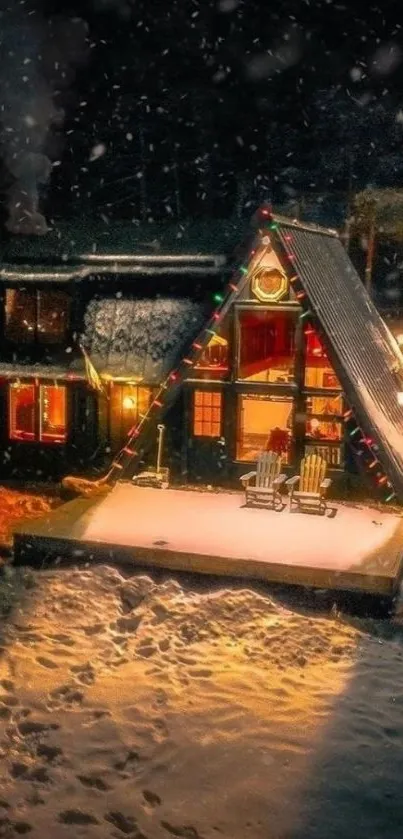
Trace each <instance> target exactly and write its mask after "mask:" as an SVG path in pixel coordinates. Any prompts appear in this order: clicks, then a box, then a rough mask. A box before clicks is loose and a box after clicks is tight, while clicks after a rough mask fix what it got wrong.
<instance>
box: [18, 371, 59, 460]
mask: <svg viewBox="0 0 403 839" xmlns="http://www.w3.org/2000/svg"><path fill="white" fill-rule="evenodd" d="M22 387H31V388H33V392H34V431H33V436H32V437H29V438H26V439H24V438H21V437H17V436H12V396H11V394H12V391H13V389H14V388H15V389H16V390H17V389H18V388H22ZM45 387H46V388H56V387H57V388H63V389H64V392H65V397H64V399H65V402H64V421H65V426H64V428H65V432H64V439H57V438H56V439H50V435H49V436H48V435H46V433H45V434H44V435H43V431H42V425H43V417H42V407H43V401H42V388H45ZM69 392H70V389H69V388H68V387H67V383H65V382H62V383H57V384H55V383H54V381H53V379H50V380H47V381H44V380H39V381H36V380H35V381H33V380H32V379H23V380H20V379H19V380H15V379H14V380H13V381H9V382H8V384H7V439H8V440H9V442H10V443H22V444H29V445H36V446H58V447H60V446H65V445H66V444H67V443H68V440H69V431H70V421H69V420H70V400H69ZM15 431H16V429H15ZM15 431H14V433H15ZM43 436H45V437H47V439H43Z"/></svg>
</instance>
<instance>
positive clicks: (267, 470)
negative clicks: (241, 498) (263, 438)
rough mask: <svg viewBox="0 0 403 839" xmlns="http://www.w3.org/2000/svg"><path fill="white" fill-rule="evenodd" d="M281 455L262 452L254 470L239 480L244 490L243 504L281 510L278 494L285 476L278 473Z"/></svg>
mask: <svg viewBox="0 0 403 839" xmlns="http://www.w3.org/2000/svg"><path fill="white" fill-rule="evenodd" d="M280 469H281V455H279V454H277V453H276V452H262V454H260V455H259V457H258V459H257V465H256V470H255V471H253V472H247V473H246V475H242V476H241V478H240V481H241V483H242V484H243V487H244V489H245V504H246V506H247V507H248V506H249V505H251V506H252V505H254V506H257V507H269V508H271V509H272V510H278V511H280V510H283V508H284V503H283V498H282V495H281V492H280V489H281V487H282V485H283V484H284V482H285V479H286V477H287V476H286V475H284V474H282V473H280Z"/></svg>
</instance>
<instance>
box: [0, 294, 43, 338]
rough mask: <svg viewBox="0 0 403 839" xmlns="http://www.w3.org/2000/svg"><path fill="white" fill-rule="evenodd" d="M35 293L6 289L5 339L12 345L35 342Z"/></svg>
mask: <svg viewBox="0 0 403 839" xmlns="http://www.w3.org/2000/svg"><path fill="white" fill-rule="evenodd" d="M35 322H36V300H35V292H31V291H27V290H26V289H16V288H15V289H14V288H8V289H7V290H6V298H5V337H6V339H7V340H8V341H12V342H13V343H18V344H20V343H22V344H30V343H32V342H33V341H34V340H35Z"/></svg>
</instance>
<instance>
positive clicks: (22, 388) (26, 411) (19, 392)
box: [9, 384, 35, 440]
mask: <svg viewBox="0 0 403 839" xmlns="http://www.w3.org/2000/svg"><path fill="white" fill-rule="evenodd" d="M9 423H10V440H35V385H30V384H23V385H19V384H12V385H10V390H9Z"/></svg>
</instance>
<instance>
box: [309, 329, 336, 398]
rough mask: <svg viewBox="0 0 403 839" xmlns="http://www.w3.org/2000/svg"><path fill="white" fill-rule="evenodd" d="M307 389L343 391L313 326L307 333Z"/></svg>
mask: <svg viewBox="0 0 403 839" xmlns="http://www.w3.org/2000/svg"><path fill="white" fill-rule="evenodd" d="M304 335H305V342H306V343H305V352H306V357H305V387H312V388H323V389H324V390H326V389H328V390H341V385H340V382H339V380H338V378H337V376H336V374H335V372H334V370H333V367H332V365H331V364H330V361H329V359H328V357H327V355H326V352H325V350H324V347H323V346H322V343H321V341H320V339H319V337H318V335H317V334H316V332H315V330H314V329H313V327H312V326H309V327H308V328H307V329H306V330H305V332H304Z"/></svg>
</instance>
